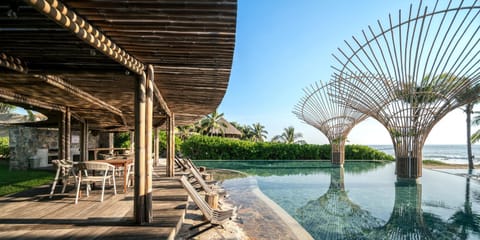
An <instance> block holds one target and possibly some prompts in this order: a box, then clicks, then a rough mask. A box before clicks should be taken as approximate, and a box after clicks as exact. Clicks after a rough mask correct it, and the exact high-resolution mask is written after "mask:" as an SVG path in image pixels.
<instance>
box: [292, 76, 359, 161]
mask: <svg viewBox="0 0 480 240" xmlns="http://www.w3.org/2000/svg"><path fill="white" fill-rule="evenodd" d="M335 91H336V89H335V88H333V87H332V83H321V82H320V83H316V84H314V85H311V86H310V88H305V89H304V92H305V96H304V97H303V98H302V99H301V100H300V102H299V103H298V104H297V105H296V106H295V109H294V111H293V113H294V114H295V115H297V117H298V118H299V119H301V120H303V121H304V122H305V123H307V124H309V125H311V126H313V127H315V128H317V129H318V130H320V131H321V132H322V133H323V134H325V136H326V137H327V138H328V140H329V141H330V145H331V147H332V158H331V161H332V164H333V165H338V166H342V165H343V163H344V162H345V141H346V140H347V135H348V133H349V132H350V130H352V128H353V127H354V126H355V125H356V124H357V123H359V122H361V121H363V120H364V119H365V118H366V117H367V115H365V114H363V113H361V112H359V111H356V110H353V109H352V108H349V107H346V106H345V105H342V104H339V102H338V101H336V100H335V99H334V98H332V96H335V95H338V94H337V93H336V92H335Z"/></svg>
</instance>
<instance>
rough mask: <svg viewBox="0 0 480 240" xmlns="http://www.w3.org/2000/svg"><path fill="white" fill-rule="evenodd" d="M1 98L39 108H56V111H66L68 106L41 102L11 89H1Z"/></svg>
mask: <svg viewBox="0 0 480 240" xmlns="http://www.w3.org/2000/svg"><path fill="white" fill-rule="evenodd" d="M0 98H2V99H4V100H6V101H8V102H12V103H21V104H25V105H30V106H35V107H38V108H43V109H47V110H54V111H59V112H65V110H66V108H65V107H64V106H60V105H56V104H50V103H45V102H41V101H38V100H35V99H31V98H29V97H27V96H24V95H20V94H16V93H12V92H10V91H6V90H4V89H0Z"/></svg>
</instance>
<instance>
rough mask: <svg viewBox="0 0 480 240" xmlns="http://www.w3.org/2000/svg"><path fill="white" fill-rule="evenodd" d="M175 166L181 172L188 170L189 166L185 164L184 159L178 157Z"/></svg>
mask: <svg viewBox="0 0 480 240" xmlns="http://www.w3.org/2000/svg"><path fill="white" fill-rule="evenodd" d="M175 166H176V167H177V169H178V170H180V171H185V170H187V169H188V166H187V165H186V164H185V162H184V161H183V159H181V158H179V157H178V156H175Z"/></svg>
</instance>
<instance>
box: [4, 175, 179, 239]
mask: <svg viewBox="0 0 480 240" xmlns="http://www.w3.org/2000/svg"><path fill="white" fill-rule="evenodd" d="M164 176H165V172H164V167H161V168H156V169H155V171H154V177H153V186H154V187H153V216H154V222H153V223H152V224H149V225H142V226H139V225H136V224H135V223H134V220H133V188H130V189H129V192H128V193H126V194H125V193H123V192H122V189H123V186H122V185H121V183H122V181H117V195H116V196H114V195H113V194H112V191H113V188H108V189H105V199H104V201H103V203H102V202H100V196H99V193H100V192H101V190H99V188H98V187H97V188H96V189H95V190H94V191H92V194H91V195H90V196H89V197H88V198H87V197H85V196H83V197H82V198H80V199H79V202H78V204H77V205H75V204H74V200H75V191H74V189H73V186H72V187H69V188H67V191H66V193H65V194H59V193H57V194H55V195H54V197H53V198H52V199H50V198H49V192H50V186H42V187H39V188H35V189H31V190H28V191H25V192H21V193H17V194H13V195H9V196H6V197H0V238H1V239H67V238H71V239H120V238H121V239H174V237H175V235H176V233H177V231H178V230H179V229H180V227H181V225H182V223H183V220H184V217H185V211H186V209H187V203H188V195H187V192H186V191H185V190H184V189H183V188H182V185H181V184H180V182H179V181H178V179H176V178H167V177H164ZM60 189H61V187H60V186H59V187H58V188H57V189H56V192H59V191H60Z"/></svg>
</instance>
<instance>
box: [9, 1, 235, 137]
mask: <svg viewBox="0 0 480 240" xmlns="http://www.w3.org/2000/svg"><path fill="white" fill-rule="evenodd" d="M33 2H43V0H38V1H34V0H26V1H1V2H0V102H9V103H13V104H16V105H20V106H26V107H31V108H33V109H36V110H39V111H40V112H42V113H44V114H46V115H47V116H49V117H55V116H58V114H53V112H55V111H56V110H62V109H64V108H66V107H68V108H69V109H70V110H71V111H72V115H73V116H74V117H76V118H79V119H81V120H85V119H86V120H88V121H89V123H90V128H92V129H110V130H112V129H119V130H120V129H133V126H134V87H135V81H136V79H137V78H138V76H139V75H138V74H137V73H136V72H135V71H133V70H132V69H131V68H128V67H126V65H125V64H121V62H119V61H118V60H116V59H114V58H113V57H109V56H108V55H107V54H105V53H104V52H102V51H100V50H99V48H94V47H93V46H92V44H88V43H87V42H86V41H84V40H82V39H81V38H80V37H79V36H78V35H76V34H75V33H74V32H72V31H71V30H69V29H68V28H65V27H64V26H62V25H61V24H59V22H61V21H56V20H55V19H52V17H51V16H50V17H47V14H45V13H41V11H40V10H39V9H38V8H35V7H34V5H35V4H34V3H33ZM42 4H43V3H42ZM47 4H51V5H52V6H57V5H60V6H61V5H64V6H65V7H66V8H68V10H70V11H71V12H73V13H74V14H76V15H77V16H78V17H80V18H82V19H83V20H85V21H86V22H88V23H89V24H90V25H91V26H92V27H93V28H94V29H96V30H98V31H99V32H101V33H102V34H103V35H104V36H106V37H107V38H108V39H109V40H111V42H113V43H114V44H115V45H116V46H118V47H119V48H121V49H122V50H123V51H124V52H125V53H126V54H128V56H129V58H130V56H131V58H132V59H135V60H138V61H139V62H140V63H141V64H142V65H143V66H147V65H149V64H151V65H153V67H154V70H155V84H156V86H157V88H158V89H159V92H160V93H161V95H162V97H163V99H164V100H165V102H166V104H167V106H168V108H169V110H170V111H171V112H173V113H175V116H176V117H175V119H176V122H177V125H185V124H190V123H193V122H195V121H197V120H198V119H200V118H201V117H202V116H204V115H206V114H209V113H211V112H213V111H214V110H215V109H216V108H217V107H218V105H219V104H220V102H221V101H222V99H223V96H224V94H225V92H226V89H227V86H228V81H229V77H230V69H231V66H232V59H233V51H234V45H235V29H236V12H237V2H236V1H235V0H205V1H188V0H187V1H176V0H163V1H162V0H138V1H131V0H63V1H59V2H57V1H55V0H48V1H45V4H44V5H47ZM44 5H41V6H44ZM126 58H127V57H126ZM2 59H3V60H10V65H9V66H6V65H5V64H3V65H2V64H1V60H2ZM135 60H134V61H135ZM12 62H14V63H18V65H19V66H23V67H24V68H25V69H26V71H22V70H21V69H20V70H19V69H18V68H17V69H14V68H12V64H11V63H12ZM154 103H155V109H154V125H156V126H160V125H161V124H163V122H164V121H165V111H164V110H163V109H162V108H161V107H160V105H159V104H158V102H156V101H155V102H154ZM49 113H51V114H49Z"/></svg>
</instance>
